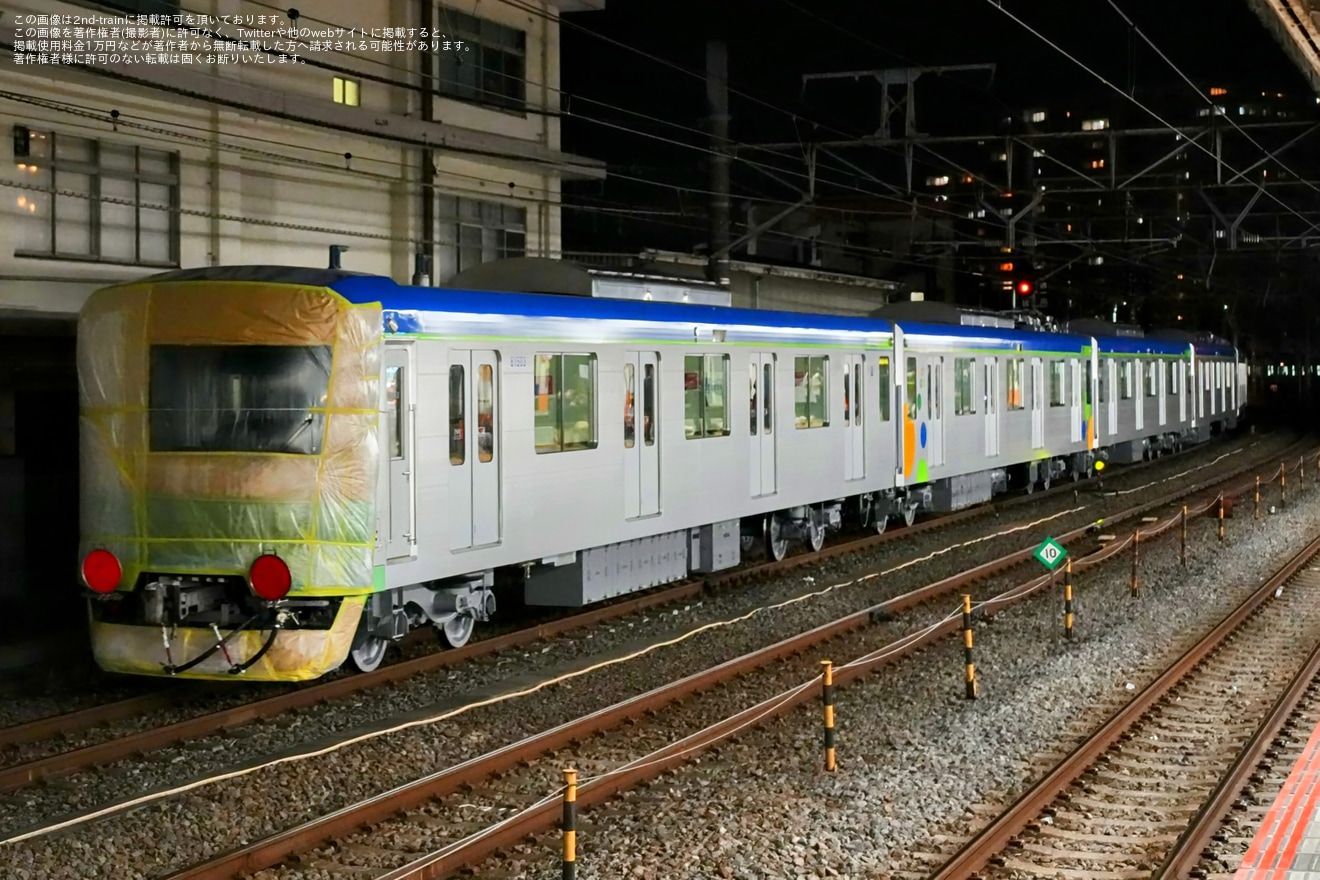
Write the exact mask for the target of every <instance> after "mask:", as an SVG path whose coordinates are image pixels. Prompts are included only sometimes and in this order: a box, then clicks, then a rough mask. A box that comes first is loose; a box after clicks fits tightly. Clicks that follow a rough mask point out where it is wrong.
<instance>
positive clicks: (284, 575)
mask: <svg viewBox="0 0 1320 880" xmlns="http://www.w3.org/2000/svg"><path fill="white" fill-rule="evenodd" d="M248 583H249V584H250V585H251V586H252V592H254V593H256V594H257V596H258V597H260V598H262V599H265V600H266V601H267V602H274V601H276V600H278V599H283V598H284V597H285V596H287V595H289V589H290V588H291V587H292V586H293V575H291V574H290V573H289V566H288V563H286V562H285V561H284V560H283V559H280V558H279V557H278V556H274V555H272V554H269V553H267V554H265V555H264V556H258V557H257V559H256V561H255V562H253V563H252V567H251V568H250V569H248Z"/></svg>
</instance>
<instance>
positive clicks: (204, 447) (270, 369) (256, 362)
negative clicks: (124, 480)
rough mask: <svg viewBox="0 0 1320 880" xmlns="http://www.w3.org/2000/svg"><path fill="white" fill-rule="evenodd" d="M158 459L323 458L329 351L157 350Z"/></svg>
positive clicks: (154, 410)
mask: <svg viewBox="0 0 1320 880" xmlns="http://www.w3.org/2000/svg"><path fill="white" fill-rule="evenodd" d="M150 381H151V399H150V403H149V408H150V411H151V450H152V451H153V452H267V453H286V454H293V455H318V454H319V453H320V451H321V437H322V434H323V433H324V431H323V429H324V426H325V406H326V394H327V391H328V389H329V386H330V346H328V345H311V346H306V345H229V346H213V345H156V346H152V348H151V380H150Z"/></svg>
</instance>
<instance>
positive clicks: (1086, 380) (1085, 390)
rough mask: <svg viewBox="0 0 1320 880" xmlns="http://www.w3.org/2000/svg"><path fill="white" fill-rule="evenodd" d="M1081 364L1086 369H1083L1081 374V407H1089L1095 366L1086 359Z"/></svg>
mask: <svg viewBox="0 0 1320 880" xmlns="http://www.w3.org/2000/svg"><path fill="white" fill-rule="evenodd" d="M1083 363H1085V364H1086V369H1084V370H1083V371H1082V372H1083V374H1084V375H1083V376H1082V405H1083V406H1090V405H1091V381H1092V378H1093V371H1094V370H1095V366H1094V365H1093V364H1092V363H1091V359H1090V358H1087V359H1086V360H1085V361H1083Z"/></svg>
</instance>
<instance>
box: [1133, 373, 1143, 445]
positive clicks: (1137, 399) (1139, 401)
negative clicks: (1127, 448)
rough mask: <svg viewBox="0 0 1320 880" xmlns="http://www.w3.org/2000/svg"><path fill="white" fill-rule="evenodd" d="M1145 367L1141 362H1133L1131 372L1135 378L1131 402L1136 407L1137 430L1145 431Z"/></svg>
mask: <svg viewBox="0 0 1320 880" xmlns="http://www.w3.org/2000/svg"><path fill="white" fill-rule="evenodd" d="M1145 367H1146V365H1145V364H1143V363H1142V362H1141V361H1134V362H1133V367H1132V372H1133V374H1134V376H1135V378H1134V379H1133V380H1132V400H1133V402H1134V403H1136V405H1137V430H1138V431H1144V430H1145V429H1146V370H1145Z"/></svg>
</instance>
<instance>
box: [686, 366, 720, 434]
mask: <svg viewBox="0 0 1320 880" xmlns="http://www.w3.org/2000/svg"><path fill="white" fill-rule="evenodd" d="M728 390H729V356H728V355H727V354H702V355H688V356H687V357H685V358H683V430H684V433H685V434H686V435H687V438H688V439H689V440H696V439H698V438H701V437H726V436H728V434H729V422H728V406H729V404H728Z"/></svg>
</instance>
